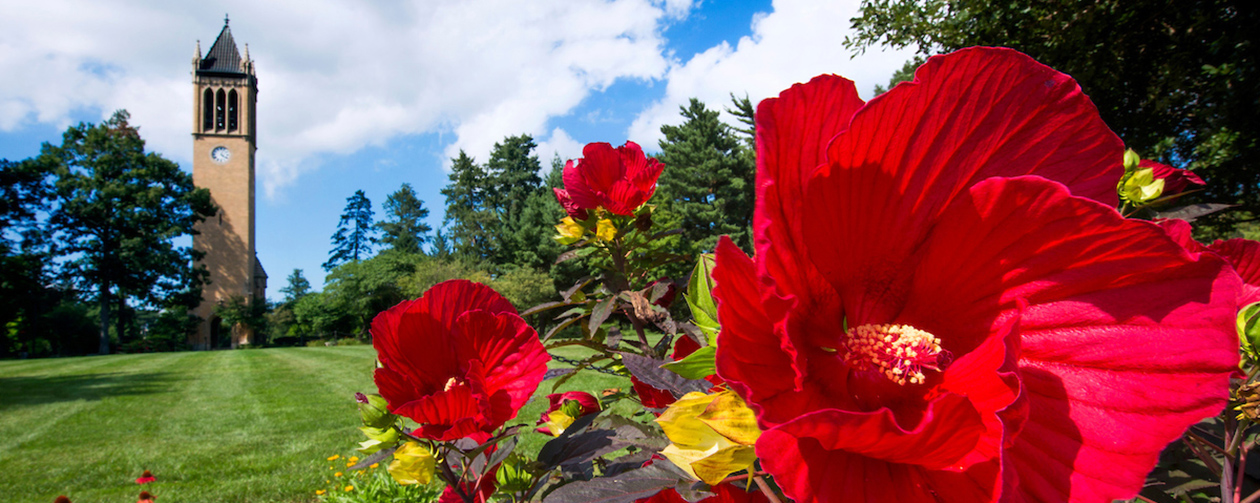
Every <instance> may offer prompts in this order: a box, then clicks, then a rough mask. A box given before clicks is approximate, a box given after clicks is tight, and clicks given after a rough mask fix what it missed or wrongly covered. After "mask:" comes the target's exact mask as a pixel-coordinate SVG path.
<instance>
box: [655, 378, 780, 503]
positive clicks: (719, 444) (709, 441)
mask: <svg viewBox="0 0 1260 503" xmlns="http://www.w3.org/2000/svg"><path fill="white" fill-rule="evenodd" d="M727 395H731V396H733V395H732V394H731V393H730V392H729V391H725V392H722V393H714V394H712V395H706V394H704V393H698V392H691V393H687V394H686V395H683V397H682V398H680V399H678V401H676V402H674V403H673V404H672V405H670V406H669V408H667V409H665V412H664V413H662V414H661V417H659V418H657V419H656V422H657V423H659V424H660V425H661V429H662V430H664V431H665V436H667V437H669V440H670V442H671V443H670V445H669V446H667V447H665V449H663V450H661V455H663V456H665V458H666V459H669V460H670V462H672V463H674V464H675V465H677V466H678V467H679V468H682V469H683V470H685V471H686V472H687V473H688V474H689V475H691V476H693V477H695V478H696V479H698V480H703V481H704V482H705V483H706V484H710V485H714V484H717V483H718V482H720V481H721V480H722V479H724V478H726V476H727V475H730V474H732V473H734V472H737V471H740V470H744V469H748V468H749V467H751V466H752V464H753V461H754V460H756V458H757V455H756V453H755V452H754V450H753V448H752V446H751V445H741V444H739V443H736V442H734V441H732V439H731V438H728V437H726V436H724V435H723V434H720V433H718V431H717V430H715V429H714V428H713V427H711V426H710V425H709V424H706V421H704V420H702V419H701V416H702V415H704V414H706V412H707V411H709V409H710V408H713V407H712V406H713V405H714V404H717V407H716V408H714V412H713V414H712V415H710V417H709V421H712V422H716V423H718V424H720V425H722V427H723V429H726V430H728V433H729V434H730V435H732V436H734V437H735V438H738V439H742V440H747V439H748V438H749V437H752V438H753V441H754V442H755V441H756V438H755V436H759V435H760V431H757V432H756V433H755V434H754V433H752V432H749V431H747V426H746V425H744V424H742V422H743V421H744V419H743V412H742V411H740V408H745V409H746V408H747V407H746V406H745V405H744V404H743V401H742V400H738V397H735V400H734V401H732V400H731V397H730V396H727ZM752 427H753V428H754V430H755V428H756V424H755V421H754V423H753V425H752Z"/></svg>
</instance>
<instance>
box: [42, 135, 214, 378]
mask: <svg viewBox="0 0 1260 503" xmlns="http://www.w3.org/2000/svg"><path fill="white" fill-rule="evenodd" d="M128 119H129V115H128V114H127V112H126V111H118V112H116V113H114V115H113V116H112V117H110V119H109V120H106V121H105V122H104V123H101V124H100V125H92V124H86V123H80V124H79V125H77V126H72V127H71V128H70V129H68V130H66V132H65V134H64V135H63V137H62V144H61V145H60V146H55V145H51V144H48V143H45V144H44V146H43V148H42V150H41V154H40V156H39V157H38V158H37V160H36V162H38V163H39V164H40V165H41V166H42V167H43V169H45V170H46V172H48V173H51V174H52V175H53V177H54V180H55V183H54V185H53V197H54V200H55V203H56V204H55V205H54V208H53V209H52V210H51V211H50V214H49V220H48V221H49V225H50V229H51V231H52V232H53V233H54V234H55V238H56V239H57V243H58V246H57V253H58V255H59V256H61V257H65V258H66V259H67V260H66V261H65V262H64V264H63V268H62V269H63V273H64V274H65V275H66V276H67V277H69V278H71V279H73V280H74V281H75V282H76V283H77V284H79V285H80V286H82V287H84V288H85V289H87V290H89V291H92V292H93V293H94V295H95V298H96V301H97V303H98V305H99V307H100V316H99V319H100V348H99V349H100V352H101V353H108V352H109V325H110V314H111V309H118V310H120V311H121V310H122V308H126V307H127V306H126V302H127V301H128V300H131V301H134V302H138V303H140V304H145V305H150V306H168V305H182V306H192V305H195V304H196V303H197V302H200V300H201V285H202V284H203V282H204V281H205V279H206V277H207V275H208V274H207V272H206V270H205V268H204V267H203V266H200V267H196V268H194V266H193V263H194V262H195V260H196V259H198V258H200V257H199V255H200V253H199V252H196V251H195V250H193V249H192V248H191V247H179V246H175V243H174V239H175V238H177V237H180V236H186V235H189V234H191V233H192V232H193V226H194V225H195V224H196V223H198V222H200V221H202V220H205V218H206V217H207V216H210V215H213V214H214V213H215V211H216V209H215V208H214V205H213V203H212V202H211V200H210V192H209V191H208V190H205V189H198V188H195V187H194V186H193V182H192V176H191V175H189V174H188V173H185V172H184V171H181V170H180V169H179V165H178V164H176V163H174V162H172V161H169V160H167V159H165V158H163V157H162V156H160V155H158V154H155V153H152V152H148V153H146V152H145V149H144V140H143V139H141V137H140V132H139V131H138V130H137V129H136V128H135V127H132V126H131V125H130V124H129V123H128ZM121 319H122V318H119V320H120V321H121ZM119 331H120V332H121V328H120V330H119Z"/></svg>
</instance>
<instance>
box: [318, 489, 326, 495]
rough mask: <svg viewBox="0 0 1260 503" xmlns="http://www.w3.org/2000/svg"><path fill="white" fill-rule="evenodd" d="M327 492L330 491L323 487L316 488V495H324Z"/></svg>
mask: <svg viewBox="0 0 1260 503" xmlns="http://www.w3.org/2000/svg"><path fill="white" fill-rule="evenodd" d="M326 492H328V491H325V490H323V489H316V490H315V495H316V496H323V495H324V493H326Z"/></svg>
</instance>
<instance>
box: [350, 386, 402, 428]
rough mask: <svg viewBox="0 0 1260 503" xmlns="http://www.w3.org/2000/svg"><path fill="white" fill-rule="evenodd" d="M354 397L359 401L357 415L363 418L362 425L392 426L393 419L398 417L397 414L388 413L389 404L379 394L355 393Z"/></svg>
mask: <svg viewBox="0 0 1260 503" xmlns="http://www.w3.org/2000/svg"><path fill="white" fill-rule="evenodd" d="M354 397H355V400H356V401H358V402H359V417H361V418H362V419H363V424H364V425H367V426H370V427H373V428H386V427H389V426H393V425H394V421H396V420H397V419H398V416H395V415H393V414H390V413H389V404H388V403H387V402H386V401H385V399H384V398H382V397H381V395H377V394H371V395H364V394H363V393H355V395H354ZM360 397H362V398H360Z"/></svg>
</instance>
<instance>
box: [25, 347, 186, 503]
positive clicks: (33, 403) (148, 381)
mask: <svg viewBox="0 0 1260 503" xmlns="http://www.w3.org/2000/svg"><path fill="white" fill-rule="evenodd" d="M186 358H187V354H163V355H121V356H114V357H91V358H83V359H69V361H67V365H65V367H64V368H63V371H62V372H53V371H51V370H50V368H49V367H48V366H47V365H46V361H41V362H34V363H39V364H41V365H35V367H36V371H37V372H36V373H35V374H34V375H30V376H28V375H21V374H17V373H9V374H8V375H6V376H5V377H4V378H0V389H3V391H0V396H2V397H3V399H2V400H0V411H3V413H2V414H0V435H3V438H4V440H3V443H0V446H2V448H0V487H4V488H7V489H8V491H5V492H6V494H7V495H8V496H10V497H11V498H12V499H11V501H52V498H54V497H55V496H56V495H57V494H62V493H65V494H69V493H72V492H76V491H77V490H78V489H79V488H81V487H85V486H90V487H92V490H91V491H89V494H94V495H96V496H89V498H88V499H82V498H81V500H82V501H115V500H119V498H125V497H134V496H135V495H134V494H131V493H132V492H133V491H132V490H131V489H133V488H134V487H135V482H134V479H135V477H137V476H139V471H138V470H137V469H136V467H135V466H133V465H134V461H133V460H134V459H136V458H137V457H138V456H140V455H141V450H142V449H143V443H142V442H140V440H141V439H142V438H143V436H144V435H145V432H146V430H148V428H146V424H145V423H146V421H145V417H146V415H147V414H148V412H146V411H150V410H152V407H151V404H161V403H165V402H167V401H170V400H172V398H173V397H175V396H178V390H179V388H180V386H181V384H180V381H181V376H183V373H182V371H181V370H179V368H180V367H181V366H182V363H181V362H182V361H183V360H185V359H186ZM16 368H18V369H20V368H21V367H20V366H16ZM111 495H112V496H113V497H112V498H111V497H110V496H111Z"/></svg>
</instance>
